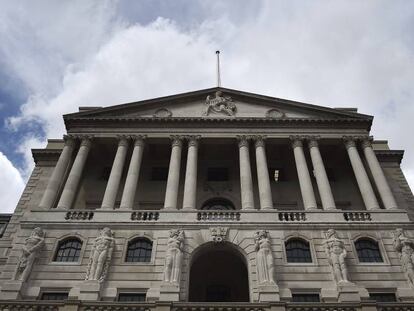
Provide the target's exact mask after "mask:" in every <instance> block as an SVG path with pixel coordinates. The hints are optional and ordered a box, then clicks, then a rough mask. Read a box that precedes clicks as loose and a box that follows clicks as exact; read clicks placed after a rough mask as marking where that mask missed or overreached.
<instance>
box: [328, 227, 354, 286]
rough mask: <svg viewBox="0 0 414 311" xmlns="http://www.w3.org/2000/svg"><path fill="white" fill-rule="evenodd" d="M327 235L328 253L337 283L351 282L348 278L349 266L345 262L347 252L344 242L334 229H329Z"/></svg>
mask: <svg viewBox="0 0 414 311" xmlns="http://www.w3.org/2000/svg"><path fill="white" fill-rule="evenodd" d="M325 235H326V241H325V250H326V255H327V257H328V261H329V263H330V265H331V267H332V270H333V274H334V277H335V281H336V283H337V284H341V283H350V282H349V280H348V268H347V266H346V262H345V258H346V255H347V253H346V249H345V246H344V242H342V241H341V240H340V239H339V238H338V235H337V233H336V231H335V230H334V229H329V230H328V231H327V232H326V233H325Z"/></svg>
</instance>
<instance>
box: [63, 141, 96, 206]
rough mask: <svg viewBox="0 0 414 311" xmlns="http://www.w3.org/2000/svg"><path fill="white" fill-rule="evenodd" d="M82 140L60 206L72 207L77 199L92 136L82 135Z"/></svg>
mask: <svg viewBox="0 0 414 311" xmlns="http://www.w3.org/2000/svg"><path fill="white" fill-rule="evenodd" d="M81 138H82V141H81V144H80V147H79V151H78V154H77V155H76V158H75V161H74V162H73V165H72V168H71V170H70V173H69V176H68V179H67V180H66V183H65V187H64V188H63V192H62V195H61V196H60V200H59V203H58V206H57V207H58V208H62V209H70V208H71V207H72V204H73V201H74V199H75V195H76V191H77V190H78V186H79V182H80V179H81V177H82V172H83V168H84V166H85V162H86V159H87V158H88V154H89V150H90V149H91V144H92V138H91V136H82V137H81Z"/></svg>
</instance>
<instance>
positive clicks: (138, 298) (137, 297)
mask: <svg viewBox="0 0 414 311" xmlns="http://www.w3.org/2000/svg"><path fill="white" fill-rule="evenodd" d="M145 296H146V295H145V294H144V293H120V294H119V295H118V301H122V302H132V301H133V302H144V301H145V298H146V297H145Z"/></svg>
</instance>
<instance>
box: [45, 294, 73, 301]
mask: <svg viewBox="0 0 414 311" xmlns="http://www.w3.org/2000/svg"><path fill="white" fill-rule="evenodd" d="M68 297H69V293H65V292H55V293H54V292H50V293H42V296H41V297H40V299H41V300H68Z"/></svg>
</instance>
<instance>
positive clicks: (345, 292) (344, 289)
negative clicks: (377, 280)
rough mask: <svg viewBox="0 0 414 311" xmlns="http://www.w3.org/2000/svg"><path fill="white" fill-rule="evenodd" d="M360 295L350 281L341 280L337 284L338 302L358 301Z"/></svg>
mask: <svg viewBox="0 0 414 311" xmlns="http://www.w3.org/2000/svg"><path fill="white" fill-rule="evenodd" d="M359 301H361V296H360V294H359V290H358V287H357V286H356V285H355V284H354V283H351V282H341V283H339V284H338V302H359Z"/></svg>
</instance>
